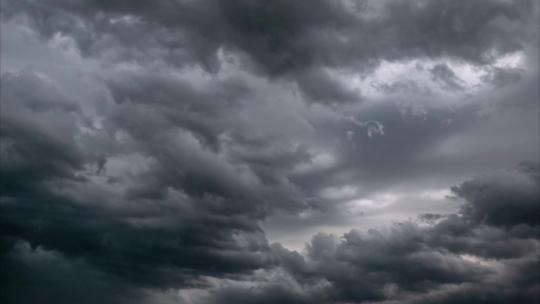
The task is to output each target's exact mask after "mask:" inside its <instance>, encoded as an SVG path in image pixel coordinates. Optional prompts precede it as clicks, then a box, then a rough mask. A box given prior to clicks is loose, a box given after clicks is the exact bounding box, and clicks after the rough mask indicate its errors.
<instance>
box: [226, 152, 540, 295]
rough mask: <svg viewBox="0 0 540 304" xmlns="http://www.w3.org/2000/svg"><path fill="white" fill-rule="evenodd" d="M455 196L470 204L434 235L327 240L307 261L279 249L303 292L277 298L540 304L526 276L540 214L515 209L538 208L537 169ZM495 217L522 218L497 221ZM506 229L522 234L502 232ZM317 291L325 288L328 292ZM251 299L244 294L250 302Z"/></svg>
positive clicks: (442, 219)
mask: <svg viewBox="0 0 540 304" xmlns="http://www.w3.org/2000/svg"><path fill="white" fill-rule="evenodd" d="M501 175H502V176H506V177H507V179H504V178H503V179H502V180H501ZM508 175H511V176H513V177H515V178H514V179H509V178H508ZM454 191H455V193H456V194H457V195H459V196H460V197H463V198H464V199H465V203H464V206H463V209H462V214H460V215H456V214H454V215H447V216H437V217H436V220H437V221H438V222H437V223H435V224H433V225H429V226H427V227H425V226H421V225H420V223H418V222H403V223H397V224H395V225H394V227H392V228H391V229H390V230H387V231H380V230H370V231H368V232H364V233H363V232H358V231H354V230H353V231H351V232H349V233H346V234H345V235H343V236H342V237H341V238H338V237H337V236H334V235H330V234H326V233H320V234H318V235H316V236H315V237H313V239H312V240H311V242H310V243H309V244H308V245H307V246H306V251H307V255H306V256H305V257H304V256H302V255H300V254H298V253H297V252H294V251H289V250H287V249H285V248H283V247H282V246H281V245H279V244H275V245H273V250H274V252H275V254H276V255H277V256H278V257H279V259H280V261H281V265H282V267H283V268H284V269H286V270H287V271H288V272H289V273H291V274H292V275H293V276H294V277H295V279H296V281H297V282H298V284H300V285H301V286H303V287H304V292H303V293H301V295H302V297H303V299H302V300H300V299H301V297H299V295H298V294H297V295H296V296H295V297H292V296H290V295H291V293H292V290H289V291H286V292H284V291H281V292H279V291H278V290H275V289H274V290H273V297H277V298H279V297H280V296H278V295H277V293H278V292H279V293H280V294H281V297H287V296H289V297H288V298H287V299H288V301H290V303H297V302H299V303H312V302H315V303H316V302H317V301H318V300H319V301H322V302H325V303H334V302H335V303H351V302H352V303H363V302H369V303H395V302H396V303H397V302H400V303H462V302H467V301H469V300H475V301H479V303H492V302H494V303H510V302H512V301H522V302H530V303H533V302H534V301H535V300H538V298H539V297H540V295H539V294H538V274H537V273H535V271H527V269H533V268H534V267H537V266H538V263H539V261H538V253H539V250H540V247H539V246H540V238H539V232H540V230H539V229H540V226H539V225H540V223H539V222H538V221H537V218H536V219H535V220H531V218H534V217H537V214H538V212H536V210H528V211H529V213H527V214H526V213H524V212H517V213H516V212H514V211H515V209H516V204H518V205H519V204H523V205H527V206H530V208H538V202H539V199H540V190H539V189H538V164H537V163H527V164H524V165H522V166H521V167H520V168H518V169H516V170H513V171H506V172H502V173H500V174H497V175H492V176H484V177H479V178H475V179H472V180H470V181H466V182H465V183H463V184H462V185H461V186H459V187H456V188H455V190H454ZM493 193H497V195H492V194H493ZM505 198H512V199H513V200H512V199H506V200H505ZM479 199H480V200H481V202H479ZM517 208H518V209H522V208H520V207H517ZM494 214H496V215H498V216H501V215H502V214H506V215H508V214H516V215H515V216H513V217H511V219H507V218H503V219H498V218H495V217H494ZM533 214H534V215H533ZM501 221H503V222H504V224H506V223H508V222H510V223H511V224H512V225H515V226H512V227H510V226H506V225H504V226H500V224H501ZM478 260H480V261H482V262H481V263H479V262H477V261H478ZM324 282H326V283H324ZM314 286H325V287H324V288H322V290H323V291H324V292H322V293H321V289H316V288H313V287H314ZM270 290H272V289H269V290H265V291H258V293H262V292H266V291H268V292H270ZM297 293H298V291H297ZM312 293H313V294H312ZM233 294H234V293H233ZM251 294H252V293H251V292H250V291H248V290H245V295H246V297H248V295H251ZM223 296H224V293H220V297H223ZM236 298H238V299H242V297H239V296H231V298H228V299H226V300H225V301H223V302H227V300H229V299H236ZM240 303H251V302H249V301H247V302H242V301H241V300H240ZM261 303H265V302H264V301H262V302H261ZM285 303H289V302H287V300H285Z"/></svg>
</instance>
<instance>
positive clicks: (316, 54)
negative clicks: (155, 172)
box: [3, 0, 535, 101]
mask: <svg viewBox="0 0 540 304" xmlns="http://www.w3.org/2000/svg"><path fill="white" fill-rule="evenodd" d="M3 6H4V7H5V9H4V10H3V11H4V13H3V14H4V15H5V16H6V17H11V16H17V15H18V14H27V15H29V17H30V20H29V22H30V23H31V24H32V25H33V26H34V27H35V28H36V29H37V30H39V31H41V32H42V33H43V34H44V35H46V36H49V37H50V36H52V35H54V34H55V33H58V32H61V33H63V34H66V35H69V36H70V37H72V38H74V39H75V41H76V42H77V43H78V46H79V48H80V49H81V50H82V51H83V53H85V54H88V55H90V56H101V57H103V58H105V59H107V58H109V59H112V60H114V61H130V60H137V61H143V62H145V61H156V60H161V61H165V62H167V63H170V64H175V65H178V66H186V65H191V64H193V63H197V64H200V65H201V66H203V67H205V68H206V69H208V70H211V71H216V70H218V69H219V66H220V60H219V59H218V55H217V53H218V50H219V49H226V50H228V51H231V52H233V53H237V54H238V55H239V56H240V57H242V58H245V59H246V60H247V63H248V66H253V67H254V68H255V69H256V70H258V71H260V72H262V73H264V74H268V75H271V76H279V75H291V74H292V75H295V74H298V73H299V75H300V78H298V79H297V81H298V83H299V85H300V88H301V89H304V90H305V93H306V94H307V96H309V97H312V98H313V100H314V101H317V100H318V99H322V100H325V99H327V97H334V98H335V99H336V101H342V100H347V101H348V100H354V99H355V98H352V96H349V95H350V93H348V92H347V90H344V91H342V92H340V89H341V88H340V86H339V85H338V84H336V82H335V80H332V79H330V78H328V77H325V76H324V74H320V73H317V74H312V73H313V72H311V70H312V69H313V68H314V70H317V69H318V67H328V68H336V69H355V70H357V69H359V68H361V69H365V68H369V67H373V66H376V65H377V64H378V62H379V61H380V60H382V59H386V60H398V59H403V58H424V57H432V58H441V57H450V58H455V59H458V60H464V61H469V62H471V63H474V64H488V63H490V62H492V61H493V60H494V59H495V58H497V57H498V56H500V55H503V54H507V53H511V52H514V51H519V50H522V49H523V48H524V44H526V43H527V39H531V38H533V37H529V36H530V34H529V33H528V32H527V31H526V30H524V28H525V27H526V26H528V25H530V24H531V20H532V19H533V18H534V15H533V14H534V8H533V7H534V6H535V3H534V2H533V1H520V2H518V3H507V2H503V1H488V0H485V1H484V0H482V1H472V2H455V1H436V2H433V1H391V2H388V3H386V2H384V3H383V4H380V3H378V4H375V3H371V2H358V3H356V4H350V5H348V4H347V3H346V2H344V1H321V0H317V1H295V2H292V3H291V2H290V1H270V2H268V1H226V2H223V1H196V2H193V1H164V2H159V3H155V4H150V2H146V1H143V2H141V3H137V4H132V3H129V2H124V1H98V2H96V1H74V2H69V3H66V2H63V1H55V0H51V1H47V2H43V1H39V2H33V1H21V2H14V1H4V5H3ZM380 6H382V8H380ZM377 8H378V9H377ZM243 61H244V62H246V61H245V60H243ZM305 73H308V75H307V76H301V75H304V74H305ZM309 75H312V76H309ZM306 77H307V78H306ZM320 86H322V87H323V88H324V87H327V88H328V90H327V91H326V92H324V93H322V92H323V89H322V88H320ZM330 95H331V96H330Z"/></svg>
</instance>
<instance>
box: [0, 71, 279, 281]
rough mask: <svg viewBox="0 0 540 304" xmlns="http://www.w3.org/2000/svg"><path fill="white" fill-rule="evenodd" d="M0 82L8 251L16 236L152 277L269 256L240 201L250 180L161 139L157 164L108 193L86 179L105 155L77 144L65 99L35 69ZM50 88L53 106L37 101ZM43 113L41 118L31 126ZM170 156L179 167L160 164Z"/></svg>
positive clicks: (177, 277)
mask: <svg viewBox="0 0 540 304" xmlns="http://www.w3.org/2000/svg"><path fill="white" fill-rule="evenodd" d="M12 82H13V83H12ZM2 85H3V86H2V133H1V136H2V138H1V139H2V175H1V177H2V184H1V190H2V204H1V209H2V213H1V216H0V224H1V227H2V242H3V244H4V246H8V247H7V248H4V250H6V251H7V252H9V246H11V245H14V244H16V242H17V240H25V241H28V242H29V243H30V244H31V245H32V246H33V248H35V247H37V246H42V247H44V248H46V249H47V250H54V251H57V252H59V253H60V254H61V255H64V256H67V257H73V258H82V259H83V260H84V261H85V262H87V263H89V264H90V265H91V266H95V267H97V268H98V269H99V270H100V271H103V272H105V273H107V274H112V275H115V276H118V277H120V278H123V279H125V280H127V281H131V282H133V283H135V284H137V285H142V286H154V287H166V286H178V284H188V285H190V284H195V282H196V280H197V279H196V278H197V276H200V275H202V274H213V275H217V276H220V275H226V274H234V273H239V272H244V271H249V270H253V269H256V268H259V267H265V266H266V265H268V264H269V263H270V264H271V259H270V257H269V255H268V246H267V244H266V238H265V237H264V234H263V233H262V232H261V231H260V228H259V227H258V223H257V221H258V219H259V218H260V215H258V214H257V212H258V211H257V210H258V207H257V204H256V202H249V203H248V202H244V201H243V200H244V199H247V197H249V196H250V194H249V191H250V190H249V189H248V188H242V189H240V188H238V187H245V186H242V185H239V184H238V182H237V181H236V182H235V181H234V177H232V176H229V177H227V176H223V174H228V173H227V172H223V173H222V174H220V173H219V172H218V171H217V170H220V168H221V170H223V167H222V166H220V165H219V164H217V163H214V164H212V163H211V161H212V160H208V159H204V158H202V159H199V162H198V163H195V165H196V166H197V168H198V170H197V171H194V170H191V171H190V170H189V168H188V166H187V165H186V164H185V163H183V164H182V163H178V161H180V160H179V159H178V158H177V159H175V158H174V157H178V155H176V156H173V155H167V150H166V148H164V150H163V151H162V154H164V155H163V156H159V155H157V154H158V153H159V152H158V151H155V150H150V151H155V152H154V153H156V155H157V156H156V157H157V158H156V159H157V165H156V166H155V167H152V168H151V169H150V170H151V171H150V172H147V173H146V174H141V175H140V176H131V178H130V179H129V180H126V178H128V177H123V178H124V180H121V181H120V184H119V185H118V186H122V185H123V184H125V187H126V188H125V189H126V190H125V194H124V195H120V196H118V195H115V194H114V193H109V191H107V190H106V189H104V188H103V187H100V186H99V185H97V184H95V183H96V181H95V178H99V175H94V174H95V173H94V171H93V170H90V171H88V170H87V168H88V166H89V165H93V166H95V167H99V166H100V163H101V167H102V168H101V171H104V172H105V173H106V172H107V164H106V163H105V164H103V160H102V159H100V158H98V157H94V156H93V155H92V154H88V153H84V152H83V151H81V150H80V148H81V147H80V143H79V142H78V141H77V138H76V137H75V134H74V133H73V131H74V130H75V128H76V125H75V120H74V115H77V114H76V113H77V112H74V111H75V110H72V108H73V107H72V106H67V105H70V103H69V102H68V101H64V99H60V98H59V97H58V96H59V95H58V94H57V92H56V90H55V89H54V87H53V86H47V84H46V82H44V81H43V80H40V79H39V78H38V76H36V75H32V74H23V75H11V74H7V75H5V77H4V78H3V79H2ZM36 86H37V87H36ZM21 87H24V88H25V89H24V90H22V89H20V88H21ZM37 93H40V94H37ZM51 96H53V97H54V98H58V99H54V101H55V102H56V103H58V104H59V105H61V106H55V103H54V102H53V103H51V106H50V107H48V108H47V109H42V108H40V107H39V106H36V105H40V104H42V103H44V102H47V101H48V100H49V99H50V98H53V97H51ZM25 100H28V102H25ZM50 115H54V119H53V118H52V117H50ZM46 122H48V124H47V127H46V128H43V126H40V123H46ZM56 124H58V125H56ZM40 127H41V128H40ZM52 131H57V132H56V133H50V132H52ZM154 149H155V148H154ZM193 161H194V159H191V162H193ZM161 162H163V164H161ZM171 162H172V164H175V165H174V166H175V167H177V166H180V167H183V168H184V169H185V170H184V172H182V173H178V172H176V170H171V169H168V168H171ZM205 162H210V164H208V163H206V164H205ZM207 165H209V166H210V167H208V168H207V170H209V171H205V169H204V168H205V166H207ZM212 166H215V167H216V168H215V169H217V170H213V169H212ZM180 167H177V168H180ZM99 171H100V170H98V172H99ZM102 173H103V172H102ZM206 174H208V175H207V176H206V177H205V175H206ZM186 176H187V177H186ZM130 183H133V184H130ZM179 183H180V185H181V186H179ZM175 188H177V190H174V189H175ZM88 189H90V192H89V191H88ZM182 191H185V193H186V194H189V195H192V197H189V196H186V195H184V194H181V192H182ZM91 192H94V193H91ZM156 192H158V193H159V195H158V196H155V195H149V193H156ZM244 193H245V194H244ZM95 200H98V201H99V200H108V201H106V202H105V204H99V203H97V202H96V201H95ZM174 201H176V202H174ZM114 202H116V203H114ZM174 269H176V271H175V270H174ZM179 270H182V271H179ZM171 284H172V285H171Z"/></svg>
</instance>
